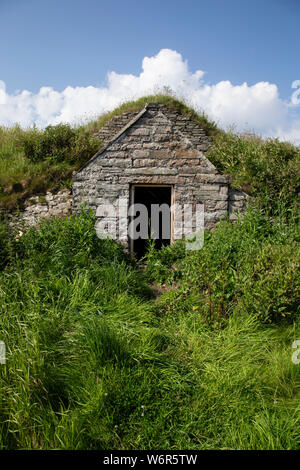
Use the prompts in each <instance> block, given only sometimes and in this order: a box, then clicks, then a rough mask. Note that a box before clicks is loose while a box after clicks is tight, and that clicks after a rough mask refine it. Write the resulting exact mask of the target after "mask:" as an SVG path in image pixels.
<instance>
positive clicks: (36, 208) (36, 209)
mask: <svg viewBox="0 0 300 470" xmlns="http://www.w3.org/2000/svg"><path fill="white" fill-rule="evenodd" d="M71 210H72V195H71V191H69V190H68V189H63V190H61V191H59V192H58V193H56V194H53V193H51V192H47V194H46V195H45V196H39V197H35V198H31V199H29V200H27V201H26V203H25V210H24V211H23V212H21V213H20V214H18V215H17V216H16V215H10V216H9V217H10V219H11V223H16V222H17V221H22V222H25V224H26V225H34V224H36V223H37V222H38V220H40V219H41V218H42V217H46V218H49V217H52V216H67V215H69V214H70V213H71Z"/></svg>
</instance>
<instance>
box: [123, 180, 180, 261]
mask: <svg viewBox="0 0 300 470" xmlns="http://www.w3.org/2000/svg"><path fill="white" fill-rule="evenodd" d="M136 187H142V188H151V187H152V188H171V207H170V211H171V214H170V215H171V217H170V245H171V244H172V243H173V242H174V211H173V207H174V203H175V187H174V184H154V183H149V184H147V183H132V184H131V185H130V192H129V207H130V206H131V205H132V204H134V190H135V188H136ZM131 220H132V217H130V218H129V223H130V222H131ZM128 236H129V234H128ZM133 244H134V240H133V239H132V238H130V246H129V251H130V253H131V255H132V254H133Z"/></svg>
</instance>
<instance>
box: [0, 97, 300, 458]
mask: <svg viewBox="0 0 300 470" xmlns="http://www.w3.org/2000/svg"><path fill="white" fill-rule="evenodd" d="M155 100H159V102H164V103H165V104H167V105H169V106H178V107H180V106H182V108H180V109H181V110H182V112H185V113H191V114H190V115H191V116H192V118H193V119H202V123H203V126H205V122H206V118H205V117H204V116H203V117H197V115H195V113H194V112H193V111H191V110H189V109H188V108H186V107H184V105H183V104H182V103H180V102H178V101H176V100H174V99H173V98H171V97H169V96H167V97H161V96H156V97H146V98H144V99H142V100H139V101H138V102H135V103H127V104H125V105H123V106H121V107H120V108H119V109H118V110H116V111H115V112H114V113H110V114H108V115H107V116H104V117H102V118H100V119H99V120H98V121H95V122H94V123H90V124H88V125H87V126H82V127H79V128H76V129H75V128H71V127H69V126H65V125H60V126H54V127H48V128H47V129H45V131H38V130H37V129H33V130H21V129H20V128H18V127H15V128H14V129H3V128H2V129H0V160H1V165H2V167H1V175H0V187H1V191H0V206H1V208H2V209H4V208H5V209H8V208H12V207H16V205H20V204H21V202H22V200H24V198H26V197H30V196H31V195H32V196H33V195H34V196H40V197H42V196H43V194H44V192H45V190H47V189H49V188H50V187H51V188H53V187H58V186H59V185H61V184H68V181H69V178H70V176H71V173H72V171H73V170H74V169H76V168H77V167H78V165H81V164H82V163H83V162H84V161H85V160H86V159H87V158H89V156H91V155H88V154H89V152H91V154H93V153H94V152H95V149H96V147H98V145H99V144H98V142H96V141H95V138H94V137H93V135H94V133H95V131H96V130H98V129H99V128H100V127H101V126H102V125H104V124H105V123H106V122H107V120H108V119H109V118H110V117H112V116H113V115H115V114H117V113H119V112H123V111H130V110H132V111H134V110H139V109H140V108H142V107H143V106H144V104H145V103H146V102H149V101H151V102H153V101H155ZM139 107H140V108H139ZM177 109H178V108H177ZM207 123H208V121H207ZM207 125H208V127H209V124H207ZM211 126H212V127H211V130H210V131H209V132H210V135H212V137H213V139H214V140H213V142H214V143H213V146H212V148H211V149H210V159H211V160H212V161H213V162H214V163H215V165H217V167H218V168H219V169H220V171H222V172H226V173H227V174H229V175H230V176H231V178H232V184H233V185H235V186H236V187H237V188H241V189H246V190H247V192H249V193H250V194H251V195H253V196H255V199H256V203H255V204H254V203H252V205H251V207H249V209H248V212H247V214H246V215H244V216H243V217H242V218H240V219H239V220H238V221H237V222H236V223H234V224H232V223H231V222H229V221H228V220H225V221H223V222H221V223H220V224H219V226H218V228H217V229H216V230H214V231H213V232H211V233H206V234H205V242H204V246H203V248H202V249H201V250H200V251H187V250H186V249H185V246H184V244H183V242H180V241H179V242H176V243H174V244H173V245H172V246H169V247H165V248H163V249H162V250H160V251H156V250H155V249H154V248H153V246H152V245H151V243H150V245H149V249H148V251H147V254H146V256H145V258H144V259H143V260H142V261H141V263H142V264H143V265H145V269H143V270H142V269H140V266H139V263H137V262H135V261H134V260H131V259H130V258H129V257H128V256H127V255H126V254H125V253H124V252H123V249H122V247H121V246H120V245H118V244H117V243H115V242H114V241H112V240H108V239H107V240H100V239H98V237H97V236H96V232H95V229H94V222H95V220H94V216H93V215H92V214H91V213H90V212H86V211H83V212H82V214H81V215H80V216H79V217H78V216H75V215H72V216H70V217H67V218H65V219H60V218H53V219H51V220H44V221H42V222H41V223H39V227H38V228H25V227H20V228H19V229H18V231H16V232H15V233H12V230H11V228H9V226H8V224H7V223H6V222H5V220H4V219H3V220H2V221H0V340H1V341H4V342H5V344H6V351H7V360H6V363H5V364H0V448H2V449H270V450H271V449H297V448H298V449H299V447H300V433H299V428H300V426H299V424H300V423H299V411H300V410H299V399H300V390H299V385H300V379H299V371H300V365H297V364H294V363H293V362H292V353H293V349H292V343H293V341H294V340H296V339H300V321H299V303H300V302H299V300H300V299H299V297H300V295H299V294H300V289H299V280H298V279H299V266H300V250H299V233H300V230H299V218H298V207H297V203H296V201H297V192H298V191H299V189H298V184H299V179H298V178H299V177H298V174H297V172H296V164H297V161H298V160H299V152H300V150H299V148H296V147H294V146H292V145H290V144H286V143H280V142H278V141H277V140H267V141H263V140H261V139H259V138H256V137H253V136H252V137H251V136H250V137H249V136H241V135H237V134H233V133H222V132H218V131H217V129H216V128H215V126H214V125H213V124H212V125H211Z"/></svg>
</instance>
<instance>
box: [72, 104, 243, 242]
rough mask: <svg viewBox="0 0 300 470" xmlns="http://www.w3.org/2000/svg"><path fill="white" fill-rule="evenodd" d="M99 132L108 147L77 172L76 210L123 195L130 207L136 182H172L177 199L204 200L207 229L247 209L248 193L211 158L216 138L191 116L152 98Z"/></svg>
mask: <svg viewBox="0 0 300 470" xmlns="http://www.w3.org/2000/svg"><path fill="white" fill-rule="evenodd" d="M98 136H99V138H100V139H102V143H103V146H102V148H101V149H100V150H99V152H97V154H96V155H95V156H94V157H93V158H92V159H91V160H90V161H89V162H88V163H86V164H85V165H84V166H83V167H82V168H81V169H80V170H79V171H78V172H77V173H76V174H75V175H74V177H73V202H72V204H73V211H74V212H75V213H78V212H79V211H80V208H81V206H82V205H83V204H84V205H85V206H87V207H89V208H92V209H93V210H94V211H95V212H96V211H97V207H98V206H99V205H102V204H105V203H110V204H112V205H113V206H114V207H116V208H117V205H118V204H119V198H122V204H123V205H125V207H126V208H128V207H129V206H130V203H131V200H130V197H131V196H130V195H131V186H132V185H135V184H142V185H148V184H154V185H172V187H173V194H174V199H173V202H174V203H176V204H181V205H183V204H187V203H192V204H197V203H199V204H204V211H205V212H204V218H205V228H207V229H211V228H213V227H214V226H215V225H216V223H217V222H218V221H219V220H221V219H222V218H224V217H225V216H226V214H228V213H229V214H230V217H231V218H232V219H234V218H235V217H236V214H237V213H238V212H240V211H243V210H245V205H246V204H245V201H246V199H247V195H246V194H244V193H242V192H239V191H236V190H233V189H231V188H230V187H229V181H228V177H227V176H226V175H221V174H219V173H218V171H217V169H216V168H215V166H214V165H213V164H212V163H211V162H210V161H209V160H208V158H207V157H206V152H207V150H208V148H209V146H210V143H211V142H210V138H209V137H208V136H207V135H206V133H205V131H204V130H203V129H202V128H201V127H200V126H199V124H197V123H195V122H194V121H192V120H191V119H190V118H189V117H187V116H185V115H183V114H181V113H178V112H176V111H174V110H170V109H169V108H168V107H167V106H165V105H160V104H153V103H150V104H148V105H147V106H146V107H145V108H144V109H143V110H142V111H141V112H139V113H126V114H124V115H121V116H118V117H117V118H114V119H112V121H110V122H109V123H108V124H107V126H105V127H104V128H103V129H102V130H101V131H100V132H99V133H98ZM96 213H97V212H96ZM112 219H113V220H112V222H113V223H114V224H115V225H116V227H117V232H118V233H120V234H121V235H120V237H119V240H120V241H121V242H123V243H124V244H125V245H126V244H127V243H128V233H127V226H126V224H125V226H124V224H123V223H122V230H118V229H119V222H120V221H119V219H118V215H117V213H116V215H113V216H112Z"/></svg>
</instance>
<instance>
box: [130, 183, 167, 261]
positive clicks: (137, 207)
mask: <svg viewBox="0 0 300 470" xmlns="http://www.w3.org/2000/svg"><path fill="white" fill-rule="evenodd" d="M172 201H173V187H172V186H171V185H139V184H136V185H132V187H131V205H132V204H134V209H133V212H132V213H131V214H130V224H133V225H131V228H132V227H134V232H133V231H131V230H129V232H130V236H129V239H130V251H131V252H132V253H135V255H136V256H137V258H141V257H142V256H143V255H144V254H145V252H146V249H147V245H148V239H149V238H151V239H152V240H155V242H154V244H155V248H156V249H160V248H162V247H163V246H165V245H170V243H172V238H173V237H172V229H173V224H172V214H171V207H172Z"/></svg>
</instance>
